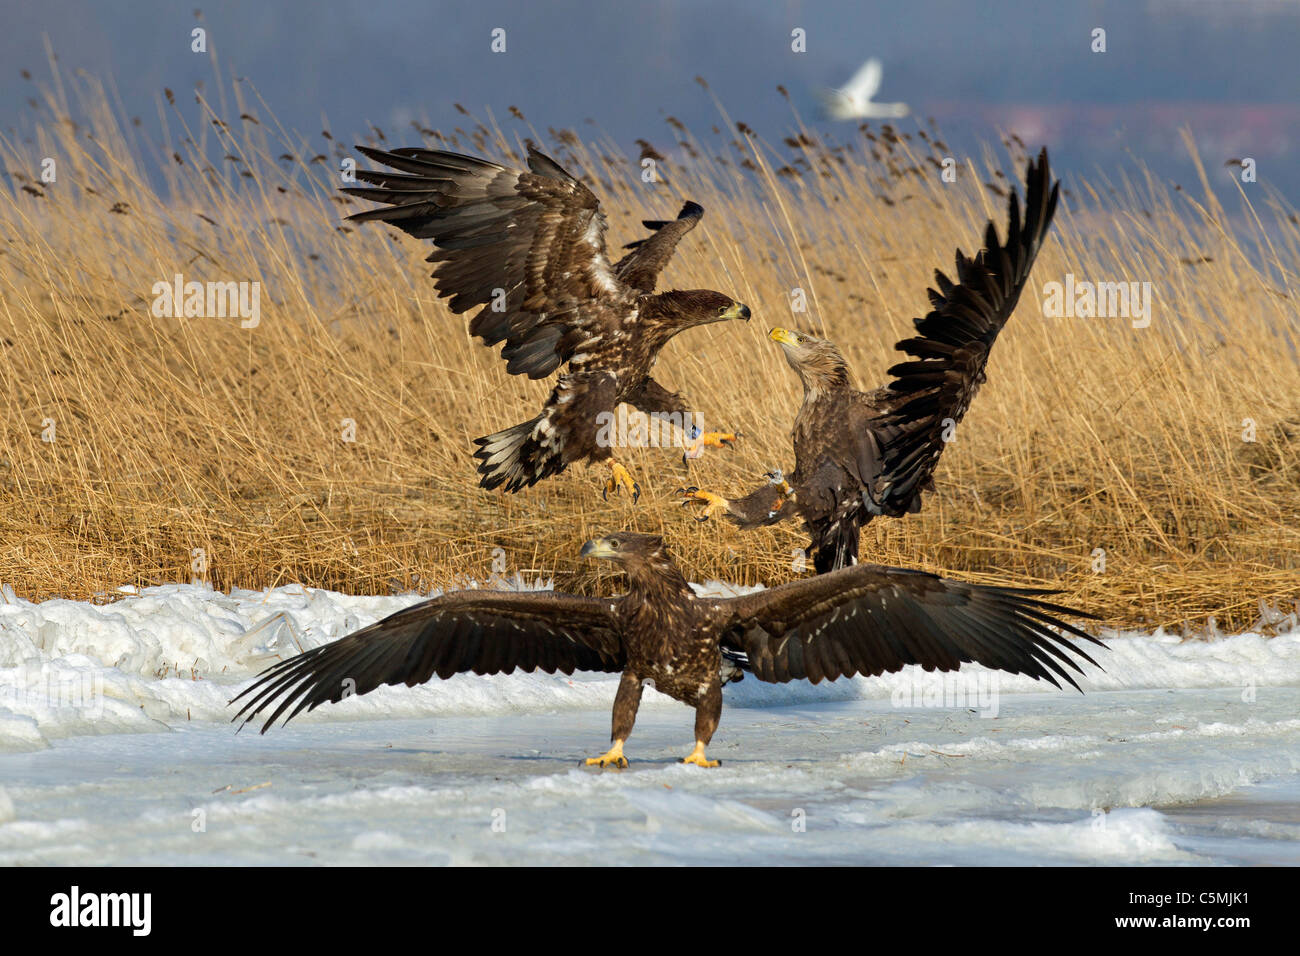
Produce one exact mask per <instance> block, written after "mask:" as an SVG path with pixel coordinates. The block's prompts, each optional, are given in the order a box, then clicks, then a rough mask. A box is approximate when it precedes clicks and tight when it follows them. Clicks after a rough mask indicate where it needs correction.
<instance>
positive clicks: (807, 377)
mask: <svg viewBox="0 0 1300 956" xmlns="http://www.w3.org/2000/svg"><path fill="white" fill-rule="evenodd" d="M767 337H768V338H769V339H771V340H772V341H773V342H776V343H777V344H779V345H780V346H781V351H782V352H784V353H785V360H786V362H788V363H789V364H790V367H791V368H792V369H794V370H795V372H797V373H798V375H799V378H800V379H802V380H803V384H804V389H805V391H813V392H817V391H823V390H825V389H828V388H830V387H832V386H835V385H847V384H848V381H849V367H848V365H847V364H846V363H845V361H844V356H843V355H842V354H841V353H840V350H839V349H837V348H836V347H835V345H834V343H832V342H828V341H827V340H826V339H819V338H818V337H817V336H815V335H810V334H809V333H807V332H799V331H797V330H795V329H772V331H770V332H768V333H767Z"/></svg>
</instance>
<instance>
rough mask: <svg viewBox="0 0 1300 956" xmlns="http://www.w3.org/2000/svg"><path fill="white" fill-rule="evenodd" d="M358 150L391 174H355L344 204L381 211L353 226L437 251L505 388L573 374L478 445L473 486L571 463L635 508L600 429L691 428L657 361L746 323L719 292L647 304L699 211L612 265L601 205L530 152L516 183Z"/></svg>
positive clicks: (446, 156)
mask: <svg viewBox="0 0 1300 956" xmlns="http://www.w3.org/2000/svg"><path fill="white" fill-rule="evenodd" d="M357 148H358V149H359V150H360V151H361V152H362V153H363V154H364V155H366V156H368V157H370V158H371V159H373V160H375V161H376V162H379V163H383V164H384V165H385V166H389V167H391V170H358V171H357V174H356V175H357V178H358V179H360V180H361V181H362V182H365V183H370V184H371V185H370V186H360V187H353V188H350V189H347V190H345V191H346V192H349V193H351V194H352V195H355V196H359V197H361V198H363V199H370V200H374V201H375V202H379V203H383V204H385V205H383V206H381V207H380V208H377V209H371V210H367V211H366V212H361V213H357V214H356V215H354V216H351V217H349V218H350V219H352V220H355V221H358V222H369V221H372V220H375V221H381V222H387V223H389V224H391V225H394V226H397V227H398V228H399V229H402V230H404V231H405V232H407V233H409V234H411V235H412V236H416V237H418V238H421V239H430V240H432V241H433V244H434V246H435V247H436V248H435V249H434V251H433V253H432V254H431V255H430V256H429V261H430V262H434V263H437V266H436V267H435V268H434V271H433V278H434V279H435V280H436V286H437V289H438V295H439V296H441V297H444V298H447V299H448V300H449V301H448V306H449V307H450V309H451V310H452V311H453V312H455V313H458V314H459V313H463V312H466V311H468V310H470V309H473V308H476V307H481V308H479V311H478V312H477V314H475V316H474V317H473V318H472V319H471V320H470V325H469V328H470V332H472V333H473V334H474V335H476V336H478V337H480V338H481V339H482V340H483V341H484V342H485V343H487V344H488V345H498V344H502V343H504V344H503V346H502V350H501V356H502V358H504V359H505V360H506V362H507V365H506V369H507V371H509V372H510V373H511V374H516V375H527V376H528V377H529V378H544V377H546V376H547V375H550V374H551V373H552V372H554V371H556V370H557V369H559V368H560V366H562V365H566V363H567V368H566V369H565V373H564V374H562V375H561V376H560V378H559V380H558V381H557V382H556V386H555V389H554V391H553V392H552V393H551V396H550V398H549V399H548V400H547V402H546V404H545V406H544V407H543V408H542V411H541V414H539V415H538V416H537V417H536V418H533V419H532V420H531V421H527V422H524V423H522V424H519V425H515V426H514V427H512V428H507V429H505V430H504V431H500V432H497V433H496V434H493V435H487V436H485V437H483V438H478V439H475V444H476V445H478V449H477V451H475V452H474V457H475V458H476V459H477V460H478V471H479V474H480V476H481V477H480V481H479V483H480V484H481V485H482V486H483V487H484V488H497V487H502V486H504V487H505V489H506V490H507V491H512V492H513V491H518V490H519V489H521V488H524V487H527V486H530V485H533V484H535V483H536V482H538V481H540V480H542V479H543V478H546V477H548V476H550V475H555V474H558V473H560V472H562V471H564V469H565V468H567V467H568V466H569V465H570V464H572V463H573V462H575V461H588V462H609V463H610V464H611V466H612V467H613V469H614V477H612V478H611V479H610V483H609V485H608V486H607V488H606V491H607V492H608V491H610V490H614V491H618V490H620V489H623V488H626V489H627V490H628V491H630V492H632V494H633V497H634V498H635V497H636V495H637V494H639V489H637V488H636V486H635V484H634V483H633V482H632V481H631V479H630V477H629V476H628V475H627V473H626V471H624V470H623V469H622V466H621V465H618V464H617V463H616V462H614V461H613V457H612V452H611V448H610V447H609V445H608V444H607V443H604V442H602V441H601V440H599V438H598V432H599V416H601V414H602V413H608V414H612V413H613V411H614V409H615V408H616V406H617V405H618V404H619V403H620V402H627V403H628V404H631V405H634V406H636V407H637V408H639V409H641V410H642V411H644V412H646V413H659V414H661V415H664V414H673V415H676V416H678V417H677V418H676V421H679V422H680V421H687V420H689V419H688V412H689V409H688V408H687V407H686V404H685V402H684V400H683V399H682V398H681V396H679V395H677V394H674V393H673V392H670V391H668V390H667V389H665V388H663V387H661V386H660V385H659V384H658V383H657V382H655V381H654V379H652V378H651V377H650V372H651V369H652V368H653V366H654V364H655V361H656V359H657V358H658V355H659V350H660V349H661V348H662V347H663V346H664V345H665V344H666V343H667V342H668V340H669V339H671V338H672V337H673V336H674V335H676V334H677V333H678V332H681V331H683V330H684V329H688V328H693V327H695V326H699V325H706V324H708V323H711V322H719V321H722V320H724V319H734V318H741V319H747V318H749V315H750V312H749V309H748V307H746V306H744V305H742V304H740V303H738V302H736V301H734V300H733V299H731V298H729V297H728V296H725V295H722V294H721V293H719V292H711V291H707V290H694V291H688V292H676V291H674V292H665V293H662V294H659V295H655V294H654V289H655V285H656V283H657V281H658V277H659V273H660V271H661V270H662V269H663V267H664V266H665V265H666V264H667V262H668V260H669V259H670V258H671V257H672V253H673V250H674V249H675V248H676V246H677V243H678V242H679V241H680V240H681V238H682V236H684V235H685V234H686V233H687V232H689V231H690V230H691V229H692V228H694V227H695V225H696V224H697V223H698V222H699V220H700V218H701V216H702V215H703V213H704V210H703V209H702V208H701V207H700V206H698V205H696V204H695V203H690V202H688V203H687V204H686V205H685V206H684V207H683V209H682V212H681V214H680V216H679V217H678V218H677V219H675V220H672V221H669V222H658V221H647V222H646V225H647V227H648V228H651V229H653V230H654V233H653V235H651V236H650V237H649V238H647V239H644V240H642V241H641V242H639V243H633V244H632V245H631V247H630V248H631V250H632V251H631V252H629V253H628V254H627V255H626V256H624V257H623V258H622V259H621V260H619V262H618V263H617V264H611V262H610V260H609V257H608V256H607V254H606V250H605V225H606V223H605V215H604V213H603V212H601V210H600V203H599V201H598V200H597V199H596V197H595V195H594V194H593V193H592V192H591V190H589V189H588V188H587V187H586V186H584V185H583V184H582V183H581V182H579V181H578V180H577V179H574V178H573V177H572V176H570V175H569V174H568V173H567V172H565V171H564V170H563V169H562V168H560V166H559V165H558V164H557V163H556V162H555V161H554V160H552V159H550V158H549V157H547V156H545V155H543V154H542V153H540V152H538V151H537V150H534V149H530V150H529V152H528V171H523V170H518V169H511V168H509V167H506V166H502V165H499V164H497V163H493V162H489V161H488V160H485V159H478V158H476V157H473V156H463V155H461V154H459V153H451V152H446V151H444V150H432V149H420V148H413V147H408V148H402V149H395V150H392V151H391V152H386V151H384V150H378V149H371V148H368V147H364V146H359V147H357ZM393 170H396V171H393ZM708 443H709V444H717V442H708Z"/></svg>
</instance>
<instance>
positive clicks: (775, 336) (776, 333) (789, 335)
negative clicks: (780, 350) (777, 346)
mask: <svg viewBox="0 0 1300 956" xmlns="http://www.w3.org/2000/svg"><path fill="white" fill-rule="evenodd" d="M767 337H768V338H769V339H771V340H772V341H773V342H779V343H781V344H782V345H790V346H797V345H798V344H799V340H798V339H797V338H795V334H794V333H793V332H791V331H790V330H789V329H773V330H772V331H771V332H768V333H767Z"/></svg>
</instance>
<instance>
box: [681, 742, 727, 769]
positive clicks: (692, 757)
mask: <svg viewBox="0 0 1300 956" xmlns="http://www.w3.org/2000/svg"><path fill="white" fill-rule="evenodd" d="M682 763H693V764H695V766H697V767H721V766H722V761H721V760H709V759H708V758H706V757H705V756H704V741H702V740H697V741H695V749H694V750H692V751H691V752H690V754H689V755H687V756H685V757H683V758H682Z"/></svg>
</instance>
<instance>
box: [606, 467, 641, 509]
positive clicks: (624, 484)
mask: <svg viewBox="0 0 1300 956" xmlns="http://www.w3.org/2000/svg"><path fill="white" fill-rule="evenodd" d="M609 470H610V476H609V480H608V481H607V482H605V490H604V491H602V492H601V493H600V497H601V498H602V499H603V500H605V501H608V500H609V493H610V492H611V491H612V492H614V494H619V493H620V492H621V491H623V490H624V489H626V490H627V493H628V494H629V495H631V496H632V504H636V503H637V500H638V499H639V498H640V497H641V485H640V484H639V483H637V482H636V481H634V480H633V479H632V475H631V474H630V473H629V472H628V470H627V469H626V468H624V467H623V466H622V465H620V464H619V463H618V462H616V461H614V460H613V459H610V462H609Z"/></svg>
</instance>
